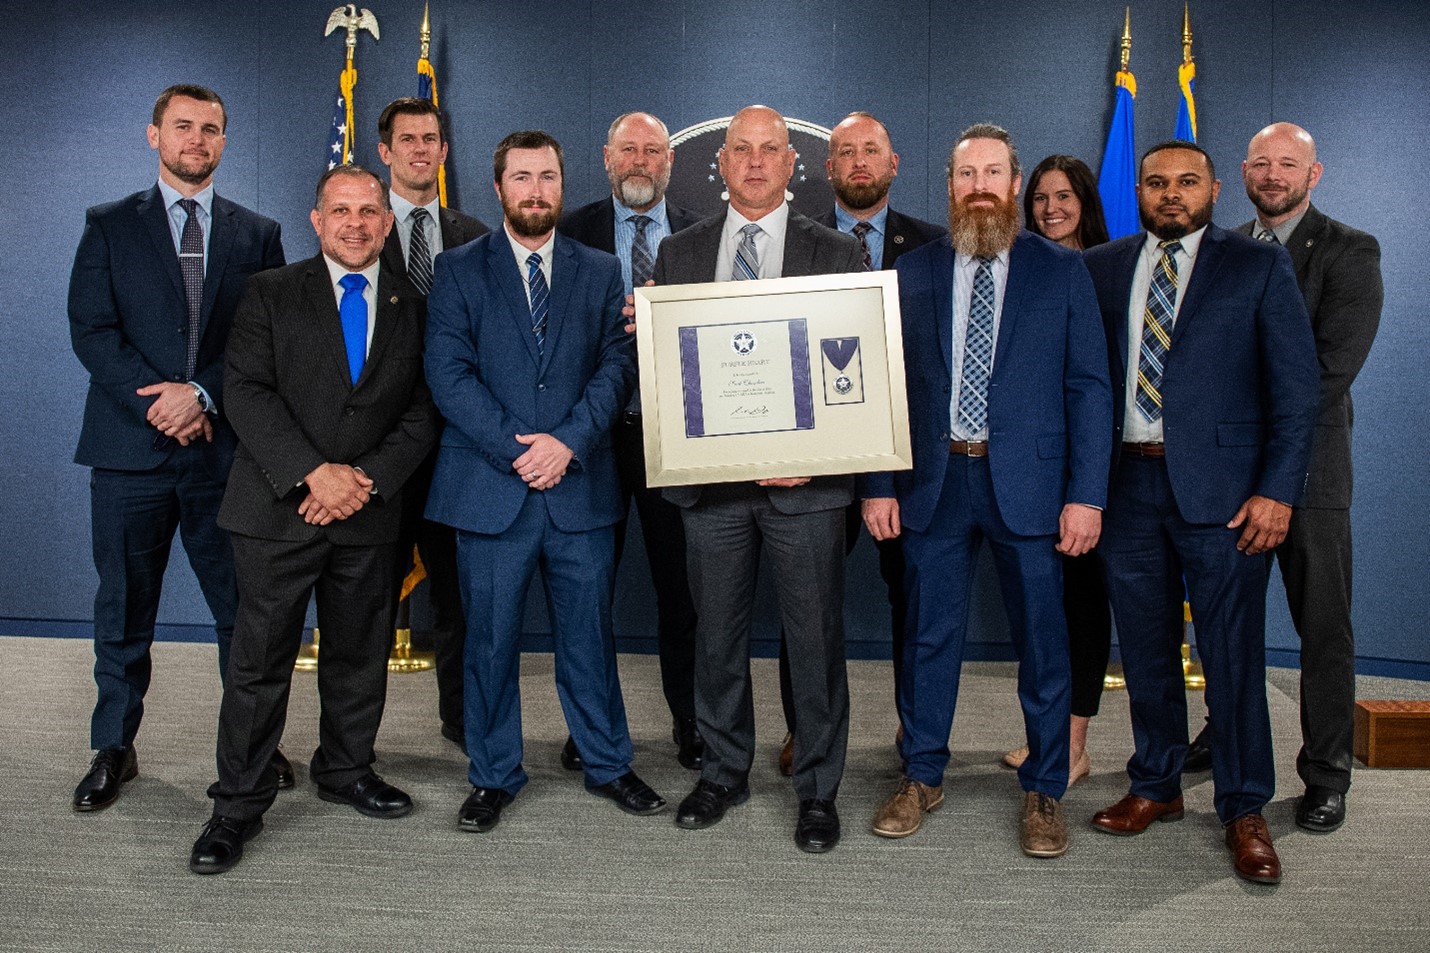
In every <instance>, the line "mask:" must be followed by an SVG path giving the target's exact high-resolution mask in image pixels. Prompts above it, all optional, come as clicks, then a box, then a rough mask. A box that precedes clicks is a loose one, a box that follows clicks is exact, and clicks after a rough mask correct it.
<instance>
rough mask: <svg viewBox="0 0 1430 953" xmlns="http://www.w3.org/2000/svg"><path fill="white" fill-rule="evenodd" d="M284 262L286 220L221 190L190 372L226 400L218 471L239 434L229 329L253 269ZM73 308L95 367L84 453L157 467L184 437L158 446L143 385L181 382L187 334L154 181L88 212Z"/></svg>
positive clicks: (84, 356)
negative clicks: (227, 391) (234, 423)
mask: <svg viewBox="0 0 1430 953" xmlns="http://www.w3.org/2000/svg"><path fill="white" fill-rule="evenodd" d="M281 264H283V244H282V242H281V240H280V238H279V229H278V223H277V222H275V221H273V220H271V219H267V218H264V217H263V216H261V215H258V214H255V213H254V212H250V211H248V210H247V209H245V208H243V207H242V206H239V205H235V204H234V203H233V202H230V201H228V200H227V199H224V198H221V197H219V196H218V195H215V196H214V200H213V218H212V221H211V223H210V232H209V252H208V268H207V270H206V272H205V274H204V298H203V307H202V310H201V311H200V314H199V335H200V338H199V353H198V363H197V366H196V369H195V371H194V377H193V379H194V381H195V382H197V383H198V384H200V385H202V386H203V388H204V390H206V391H208V393H209V396H210V397H211V398H212V399H213V401H214V403H215V405H216V406H217V409H218V413H217V415H216V417H215V418H214V440H213V443H211V444H210V443H204V442H203V441H200V444H201V446H202V448H203V450H204V453H205V456H206V459H208V461H209V464H210V467H211V469H212V471H213V472H214V475H215V476H216V477H217V478H219V479H223V478H224V477H225V476H226V475H227V473H228V468H229V466H230V464H231V463H232V461H233V448H234V445H235V443H236V441H235V438H234V434H233V428H232V427H230V426H229V424H228V421H227V418H226V417H225V415H224V402H223V357H224V347H225V346H226V345H227V343H228V332H229V328H230V327H231V326H232V324H233V315H234V311H235V310H237V308H238V301H239V298H240V296H241V295H242V293H243V289H244V286H245V285H246V284H247V282H248V278H249V276H250V275H252V274H254V273H255V272H259V271H263V270H265V269H268V268H276V267H278V266H279V265H281ZM69 318H70V338H71V341H72V342H73V345H74V352H75V354H76V355H77V356H78V357H79V359H80V363H82V364H83V365H84V367H85V370H87V371H89V395H88V397H87V398H86V399H85V406H84V425H83V428H82V429H81V431H80V437H79V446H78V448H77V449H76V450H75V457H74V459H75V462H76V463H79V464H82V465H84V466H90V467H104V468H107V469H114V470H152V469H154V468H155V467H157V466H159V465H160V464H161V463H163V462H164V461H165V460H166V459H168V456H169V454H171V453H173V452H174V450H175V448H177V446H178V444H177V443H174V442H170V443H169V444H168V446H167V447H166V448H165V449H163V450H155V449H154V438H155V437H156V436H158V431H157V430H155V429H154V427H152V426H151V425H150V424H149V423H148V421H147V420H146V419H145V415H146V414H147V413H148V411H149V405H150V404H152V403H153V402H154V398H152V397H140V396H139V395H138V394H136V393H135V391H137V390H138V389H139V388H141V387H147V386H149V385H150V384H158V383H162V382H165V381H182V380H183V379H184V362H185V357H186V350H187V343H188V336H187V334H186V330H187V328H188V304H187V303H186V301H185V299H184V279H183V275H182V273H181V272H180V271H179V255H178V252H177V251H176V250H175V248H174V238H173V235H172V233H171V232H170V231H169V217H168V212H167V211H166V210H165V208H164V199H163V196H162V195H161V194H160V192H159V187H158V186H157V185H155V186H153V187H151V188H149V189H148V190H147V191H144V192H136V193H134V194H133V195H130V196H128V197H127V198H123V199H120V200H119V201H117V202H111V203H109V204H107V205H97V206H95V207H94V208H92V209H90V210H89V211H88V212H87V213H86V214H85V223H84V235H83V237H82V238H81V239H80V243H79V250H78V251H77V252H76V253H75V260H74V270H73V271H72V272H71V274H70V288H69Z"/></svg>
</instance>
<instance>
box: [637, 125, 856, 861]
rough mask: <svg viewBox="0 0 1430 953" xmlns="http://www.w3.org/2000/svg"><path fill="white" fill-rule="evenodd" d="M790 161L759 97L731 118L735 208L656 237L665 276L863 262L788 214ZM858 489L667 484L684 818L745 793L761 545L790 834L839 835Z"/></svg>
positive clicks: (832, 483) (784, 138) (776, 483)
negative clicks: (679, 547)
mask: <svg viewBox="0 0 1430 953" xmlns="http://www.w3.org/2000/svg"><path fill="white" fill-rule="evenodd" d="M794 166H795V154H794V151H793V150H792V149H791V148H790V143H789V130H788V128H787V127H786V125H785V121H784V119H783V117H781V115H780V114H779V113H778V112H776V111H775V110H773V109H770V108H769V107H766V106H750V107H747V108H745V109H742V110H740V112H738V113H736V114H735V116H734V118H733V119H732V120H731V122H730V125H729V127H728V128H727V130H726V134H725V144H724V146H723V147H722V148H721V150H720V154H719V169H720V174H721V176H722V177H723V178H724V180H725V185H726V188H727V189H728V190H729V194H730V207H729V209H728V210H727V212H726V213H724V214H720V215H716V216H713V217H711V218H708V219H706V220H704V221H702V222H700V223H698V224H696V225H692V226H691V227H689V228H687V229H685V230H684V231H681V232H679V233H677V234H675V235H672V236H671V237H669V238H667V239H666V240H665V241H664V242H662V243H661V246H660V252H659V255H658V257H657V259H656V265H655V276H654V277H655V282H656V284H657V285H671V284H686V283H694V282H712V281H732V280H735V281H737V280H745V279H761V278H780V277H792V276H797V275H820V274H842V273H856V272H859V271H861V270H862V268H863V261H862V258H863V256H862V253H861V251H860V247H859V243H858V241H857V240H855V239H853V238H851V237H849V236H847V235H841V234H839V233H838V232H836V231H834V230H833V229H829V228H825V227H823V226H821V225H817V224H815V223H814V222H813V221H811V220H810V219H808V218H806V217H805V216H803V215H800V214H799V213H798V212H794V211H793V210H791V209H790V207H789V205H788V204H787V202H786V199H785V189H786V187H787V186H788V184H789V180H790V177H791V175H792V174H793V172H794ZM742 343H743V344H744V345H745V347H746V348H749V347H751V346H753V340H751V341H748V342H741V341H738V340H735V339H732V342H731V346H732V347H734V348H736V351H737V353H738V349H739V347H740V346H741V344H742ZM853 490H854V481H853V478H852V477H850V476H822V477H813V478H810V477H779V478H773V479H765V480H759V481H755V482H748V481H747V482H736V483H718V484H707V485H695V486H678V487H670V488H668V489H666V491H665V495H666V499H668V500H670V501H671V502H672V503H674V504H676V505H677V506H679V507H680V508H681V510H682V517H683V519H684V523H685V531H686V544H687V552H688V558H689V567H690V580H691V590H692V592H691V594H692V595H693V596H694V599H695V606H696V616H697V619H698V623H697V628H696V635H695V643H696V649H695V651H696V660H695V713H696V720H697V722H698V724H699V728H700V733H701V734H702V735H703V736H704V738H705V761H704V766H703V768H702V769H701V776H700V780H699V782H698V783H697V784H696V786H695V789H694V790H693V791H692V792H691V793H690V795H689V796H688V797H686V798H685V800H684V801H682V802H681V804H680V808H679V810H678V812H677V815H676V824H678V825H679V826H680V827H683V828H687V829H697V828H704V827H709V826H711V825H713V824H715V823H718V822H719V821H720V819H721V818H722V817H724V814H725V811H726V810H727V809H728V808H730V807H733V806H734V805H737V804H741V803H743V802H744V801H745V800H746V799H747V798H748V797H749V783H748V777H749V772H750V766H751V764H752V762H753V760H754V742H755V725H754V706H753V702H752V695H751V685H750V667H749V641H750V629H751V613H752V608H753V603H754V595H755V583H756V578H757V572H758V558H759V554H760V549H761V545H762V543H763V544H764V546H765V548H766V552H767V554H768V557H769V559H770V561H771V562H772V564H773V566H772V569H773V572H774V574H775V579H776V581H777V587H778V592H779V603H780V616H781V620H782V622H783V624H784V629H785V633H786V638H787V639H788V640H789V648H790V659H791V665H792V669H793V671H792V673H791V674H792V680H793V687H794V694H795V708H796V711H797V712H798V729H797V733H796V736H795V762H794V787H795V791H796V793H797V794H798V796H799V799H800V807H799V821H798V824H797V827H796V830H795V842H796V844H798V846H799V847H800V848H801V849H802V850H805V851H809V852H811V853H820V852H823V851H827V850H830V849H832V848H833V847H834V846H835V845H836V844H837V843H838V842H839V833H840V831H839V816H838V814H837V813H836V811H835V807H834V799H835V797H836V795H837V794H838V790H839V782H840V780H841V778H842V777H843V773H844V756H845V748H846V745H847V742H848V732H849V689H848V684H847V681H846V677H845V662H844V618H843V612H844V564H843V559H844V507H846V506H847V505H848V504H849V502H850V501H851V500H852V499H853Z"/></svg>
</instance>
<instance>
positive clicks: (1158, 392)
mask: <svg viewBox="0 0 1430 953" xmlns="http://www.w3.org/2000/svg"><path fill="white" fill-rule="evenodd" d="M1157 247H1158V248H1160V249H1162V258H1161V260H1160V261H1159V262H1158V263H1157V268H1156V270H1155V271H1154V272H1153V274H1152V286H1151V287H1150V288H1148V289H1147V307H1146V309H1145V310H1144V311H1143V312H1142V347H1141V349H1140V350H1139V351H1138V355H1137V409H1138V410H1139V411H1141V413H1142V416H1143V417H1145V418H1146V419H1147V420H1148V422H1150V423H1156V422H1157V421H1158V420H1161V419H1162V373H1163V371H1164V370H1165V369H1166V365H1167V354H1168V352H1169V351H1171V350H1172V315H1173V314H1174V310H1175V308H1176V306H1177V259H1176V257H1175V256H1176V254H1177V252H1179V251H1181V250H1182V243H1181V242H1178V241H1167V242H1159V243H1158V244H1157Z"/></svg>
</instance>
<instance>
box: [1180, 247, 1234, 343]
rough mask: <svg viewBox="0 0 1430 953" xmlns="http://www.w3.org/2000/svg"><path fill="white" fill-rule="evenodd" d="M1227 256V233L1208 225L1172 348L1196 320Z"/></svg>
mask: <svg viewBox="0 0 1430 953" xmlns="http://www.w3.org/2000/svg"><path fill="white" fill-rule="evenodd" d="M1225 256H1226V232H1224V231H1222V230H1221V229H1220V228H1217V227H1216V226H1215V225H1208V226H1207V230H1206V231H1205V232H1203V233H1202V244H1201V246H1200V247H1199V248H1198V249H1197V261H1196V264H1195V265H1193V266H1192V278H1191V280H1190V281H1188V282H1187V290H1186V292H1185V293H1184V294H1183V296H1182V304H1181V307H1179V308H1178V309H1177V323H1176V325H1175V326H1174V327H1173V328H1172V347H1174V348H1175V347H1176V346H1177V339H1178V338H1180V337H1181V336H1182V333H1183V332H1182V329H1183V328H1184V327H1186V323H1187V321H1188V320H1190V319H1192V318H1195V317H1196V313H1197V308H1198V307H1200V306H1201V303H1202V299H1203V298H1205V297H1206V294H1207V289H1208V288H1210V287H1211V285H1212V282H1213V280H1215V278H1216V273H1217V269H1219V268H1220V267H1221V261H1222V258H1224V257H1225Z"/></svg>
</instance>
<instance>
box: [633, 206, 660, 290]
mask: <svg viewBox="0 0 1430 953" xmlns="http://www.w3.org/2000/svg"><path fill="white" fill-rule="evenodd" d="M650 223H651V218H650V216H649V215H632V216H631V224H633V225H635V227H636V237H635V239H634V240H633V241H632V242H631V285H632V286H633V287H636V288H644V287H645V283H646V282H647V281H649V280H650V276H651V275H653V274H655V257H654V256H652V255H651V253H650V242H648V241H646V237H645V230H646V229H647V228H648V227H649V226H650Z"/></svg>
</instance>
